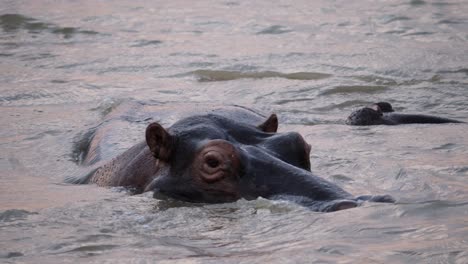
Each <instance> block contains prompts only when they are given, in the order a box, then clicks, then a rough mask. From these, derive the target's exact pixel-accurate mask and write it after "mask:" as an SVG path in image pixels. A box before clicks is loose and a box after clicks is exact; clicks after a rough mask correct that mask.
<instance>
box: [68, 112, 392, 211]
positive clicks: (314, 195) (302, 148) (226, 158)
mask: <svg viewBox="0 0 468 264" xmlns="http://www.w3.org/2000/svg"><path fill="white" fill-rule="evenodd" d="M277 127H278V120H277V117H276V115H274V114H272V115H271V116H270V117H268V118H265V117H264V116H262V115H260V114H257V113H255V112H253V111H251V110H248V109H245V108H241V107H230V109H221V110H213V111H207V112H205V113H204V114H202V115H194V116H189V117H186V118H182V119H181V120H179V121H177V122H176V123H174V124H173V125H172V126H170V127H169V128H167V129H166V128H164V127H163V126H161V125H160V123H157V122H153V123H151V124H149V125H148V126H147V128H146V135H145V136H146V140H145V141H143V142H140V143H138V144H136V145H134V146H133V147H131V148H130V149H128V150H127V151H125V152H123V153H122V154H120V155H118V156H116V157H114V158H113V159H110V160H109V161H98V160H97V159H96V157H95V156H96V152H97V151H96V150H94V148H98V146H99V142H95V141H102V139H103V138H104V137H103V136H102V135H100V130H99V128H98V129H97V131H96V132H95V136H94V138H93V139H92V141H91V142H90V149H89V150H88V153H90V154H91V158H89V157H86V158H85V162H84V163H85V165H89V168H90V171H89V172H88V173H87V174H86V175H84V176H82V177H80V178H75V179H72V180H70V182H74V183H96V184H98V185H100V186H125V187H130V188H132V189H134V190H135V192H136V193H140V192H146V191H154V196H155V197H156V198H160V197H162V196H169V197H172V198H175V199H179V200H184V201H189V202H203V203H223V202H233V201H236V200H238V199H240V198H245V199H255V198H257V197H265V198H273V199H274V198H285V199H288V198H291V199H293V200H295V201H297V202H299V203H301V204H303V205H306V206H308V207H310V208H311V209H312V210H316V211H336V210H341V209H347V208H352V207H356V206H357V205H359V204H360V203H361V202H362V201H364V200H366V201H374V202H393V199H392V198H391V197H390V196H361V197H358V198H355V197H353V196H352V195H351V194H350V193H348V192H346V191H344V190H343V189H342V188H340V187H339V186H337V185H335V184H333V183H331V182H328V181H326V180H324V179H322V178H320V177H317V176H315V175H313V174H312V173H311V172H310V160H309V153H310V145H309V144H307V143H306V142H305V141H304V138H303V137H302V136H301V135H300V134H298V133H295V132H286V133H277V132H276V131H277ZM104 130H105V129H104ZM122 136H124V135H122ZM88 156H89V155H88Z"/></svg>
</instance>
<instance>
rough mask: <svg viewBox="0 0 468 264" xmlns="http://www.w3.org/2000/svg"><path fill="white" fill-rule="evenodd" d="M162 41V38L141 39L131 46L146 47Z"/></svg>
mask: <svg viewBox="0 0 468 264" xmlns="http://www.w3.org/2000/svg"><path fill="white" fill-rule="evenodd" d="M161 43H162V41H160V40H144V39H143V40H139V41H137V42H136V43H135V44H133V45H131V46H130V47H138V48H139V47H146V46H155V45H159V44H161Z"/></svg>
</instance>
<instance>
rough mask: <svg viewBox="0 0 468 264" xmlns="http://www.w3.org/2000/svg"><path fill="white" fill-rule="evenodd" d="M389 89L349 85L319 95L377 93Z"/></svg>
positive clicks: (385, 87) (375, 86)
mask: <svg viewBox="0 0 468 264" xmlns="http://www.w3.org/2000/svg"><path fill="white" fill-rule="evenodd" d="M388 89H390V88H389V87H387V86H378V85H369V86H367V85H350V86H336V87H334V88H332V89H329V90H326V91H324V92H322V93H321V95H332V94H347V93H379V92H383V91H386V90H388Z"/></svg>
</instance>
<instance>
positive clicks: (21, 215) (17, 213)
mask: <svg viewBox="0 0 468 264" xmlns="http://www.w3.org/2000/svg"><path fill="white" fill-rule="evenodd" d="M33 214H37V213H32V212H28V211H26V210H19V209H11V210H6V211H3V212H1V213H0V223H1V222H14V221H16V220H23V219H26V217H28V216H29V215H33Z"/></svg>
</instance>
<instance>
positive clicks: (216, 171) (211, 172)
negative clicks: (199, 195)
mask: <svg viewBox="0 0 468 264" xmlns="http://www.w3.org/2000/svg"><path fill="white" fill-rule="evenodd" d="M239 167H240V164H239V157H238V155H237V151H236V150H235V148H234V147H233V146H232V145H231V144H230V143H228V142H226V141H224V140H212V141H211V142H210V143H208V144H206V145H205V146H204V147H203V149H201V150H200V152H199V153H198V154H197V158H196V159H195V160H194V167H193V168H194V169H195V170H196V171H194V175H197V177H199V179H201V180H203V181H204V182H207V183H213V182H217V181H220V180H222V179H224V178H226V177H230V176H234V175H236V174H237V173H238V171H239Z"/></svg>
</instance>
